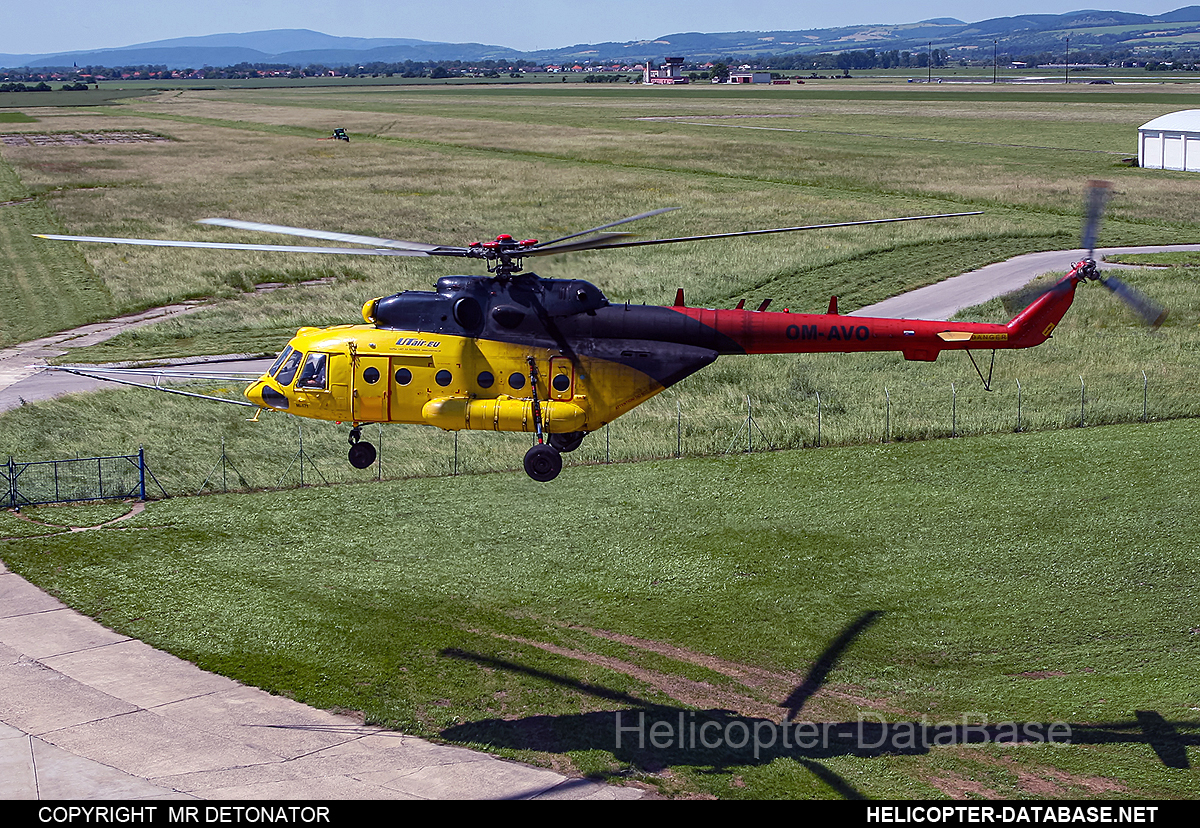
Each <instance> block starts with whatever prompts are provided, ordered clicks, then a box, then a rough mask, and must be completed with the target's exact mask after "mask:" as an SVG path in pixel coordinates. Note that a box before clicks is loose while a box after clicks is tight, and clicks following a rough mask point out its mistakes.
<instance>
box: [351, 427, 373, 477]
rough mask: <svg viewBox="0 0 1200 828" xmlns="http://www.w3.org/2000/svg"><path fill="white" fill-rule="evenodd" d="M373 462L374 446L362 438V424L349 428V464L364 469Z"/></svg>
mask: <svg viewBox="0 0 1200 828" xmlns="http://www.w3.org/2000/svg"><path fill="white" fill-rule="evenodd" d="M374 462H375V447H374V446H373V445H371V444H370V443H368V442H366V441H365V440H363V439H362V426H355V427H354V428H352V429H350V465H351V466H354V468H356V469H365V468H368V467H370V465H371V464H372V463H374Z"/></svg>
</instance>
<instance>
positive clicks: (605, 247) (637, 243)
mask: <svg viewBox="0 0 1200 828" xmlns="http://www.w3.org/2000/svg"><path fill="white" fill-rule="evenodd" d="M982 213H983V211H982V210H976V211H974V212H970V213H940V214H938V215H932V216H903V217H899V218H887V219H869V220H867V221H842V222H837V223H835V224H807V225H804V226H801V227H776V228H775V229H773V230H743V231H741V232H739V233H713V234H711V235H707V236H680V237H678V238H673V239H646V240H642V241H627V242H617V243H615V244H606V243H600V244H582V243H581V244H580V245H565V246H564V247H565V248H567V249H570V250H609V249H613V248H617V247H641V246H644V245H648V244H675V243H676V242H690V241H704V240H706V239H732V238H736V237H738V236H765V235H767V234H769V233H792V232H795V231H797V230H826V229H829V228H832V227H861V226H863V225H866V224H891V223H893V222H898V221H921V220H923V219H935V218H957V217H959V216H978V215H982ZM568 238H569V237H568ZM534 249H535V250H541V251H543V252H544V253H546V254H549V253H559V252H565V250H563V249H553V248H552V249H550V250H546V249H545V248H534ZM526 255H530V254H526Z"/></svg>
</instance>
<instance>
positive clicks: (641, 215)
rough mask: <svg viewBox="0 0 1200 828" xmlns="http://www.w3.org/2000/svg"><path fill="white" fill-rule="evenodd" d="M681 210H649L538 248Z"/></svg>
mask: <svg viewBox="0 0 1200 828" xmlns="http://www.w3.org/2000/svg"><path fill="white" fill-rule="evenodd" d="M681 209H683V208H681V207H660V208H658V209H657V210H651V211H649V212H648V213H638V214H637V215H636V216H630V217H629V218H623V219H617V220H616V221H610V222H609V223H608V224H601V225H600V226H599V227H593V228H592V229H591V230H581V231H579V232H578V233H572V234H571V235H569V236H563V237H562V238H558V239H553V240H552V241H548V242H543V243H542V244H540V245H538V247H549V246H550V245H552V244H558V243H559V242H563V241H566V240H567V239H575V238H579V237H580V236H586V235H587V234H588V233H596V232H599V231H600V230H607V229H608V228H610V227H616V226H617V225H618V224H626V223H628V222H631V221H637V220H638V219H644V218H650V217H651V216H657V215H659V214H661V213H669V212H671V211H672V210H681Z"/></svg>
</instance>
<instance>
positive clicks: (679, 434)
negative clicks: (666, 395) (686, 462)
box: [675, 400, 683, 458]
mask: <svg viewBox="0 0 1200 828" xmlns="http://www.w3.org/2000/svg"><path fill="white" fill-rule="evenodd" d="M682 456H683V405H682V403H680V401H679V400H675V457H676V458H679V457H682Z"/></svg>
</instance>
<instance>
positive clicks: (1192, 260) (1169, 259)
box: [1104, 252, 1200, 267]
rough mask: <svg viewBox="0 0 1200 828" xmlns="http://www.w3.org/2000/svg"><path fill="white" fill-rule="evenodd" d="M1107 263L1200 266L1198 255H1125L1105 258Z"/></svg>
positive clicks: (1199, 255) (1184, 253) (1185, 253)
mask: <svg viewBox="0 0 1200 828" xmlns="http://www.w3.org/2000/svg"><path fill="white" fill-rule="evenodd" d="M1104 260H1105V261H1107V262H1114V263H1116V264H1131V265H1152V266H1154V267H1197V266H1200V254H1198V253H1187V252H1183V253H1125V254H1120V255H1114V256H1105V257H1104Z"/></svg>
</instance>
